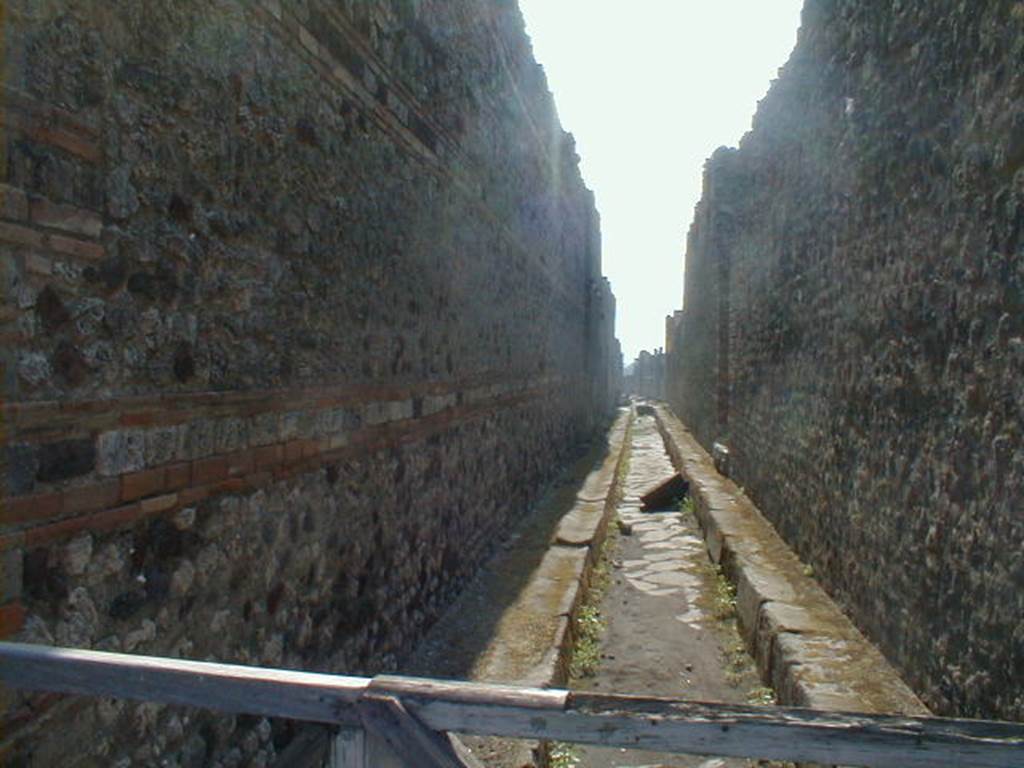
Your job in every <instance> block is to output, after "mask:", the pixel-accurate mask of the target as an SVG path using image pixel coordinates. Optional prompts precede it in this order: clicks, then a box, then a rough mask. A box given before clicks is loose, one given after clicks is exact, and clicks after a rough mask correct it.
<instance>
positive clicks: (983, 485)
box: [669, 0, 1024, 719]
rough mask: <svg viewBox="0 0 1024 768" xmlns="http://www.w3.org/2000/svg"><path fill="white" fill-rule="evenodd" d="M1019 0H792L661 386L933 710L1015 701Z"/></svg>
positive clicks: (1023, 347)
mask: <svg viewBox="0 0 1024 768" xmlns="http://www.w3.org/2000/svg"><path fill="white" fill-rule="evenodd" d="M1022 57H1024V4H1022V3H1020V2H1011V1H1010V0H978V1H976V2H969V3H968V2H959V3H898V2H889V1H884V2H883V1H882V0H878V1H877V2H860V1H859V0H857V1H854V0H831V1H826V0H809V2H808V3H807V6H806V8H805V11H804V21H803V29H802V31H801V34H800V39H799V43H798V45H797V48H796V50H795V52H794V54H793V57H792V59H791V60H790V61H789V63H788V64H787V65H786V67H785V69H784V71H783V73H782V74H781V76H780V78H779V80H778V81H777V82H776V83H775V85H774V86H773V88H772V90H771V92H770V93H769V95H768V97H767V98H766V99H765V100H764V101H763V102H762V103H761V105H760V108H759V110H758V113H757V116H756V118H755V121H754V127H753V130H752V132H751V133H750V134H748V135H747V136H746V137H745V138H744V140H743V142H742V144H741V146H740V148H739V150H721V151H719V152H718V153H717V154H716V155H715V156H714V157H713V158H712V159H711V161H710V163H709V165H708V168H707V175H706V179H705V197H704V200H703V202H702V203H701V205H700V207H699V208H698V211H697V218H696V220H695V222H694V225H693V228H692V230H691V234H690V242H689V250H688V253H687V262H686V286H685V291H686V294H685V308H684V311H683V313H682V319H681V322H679V323H677V324H675V325H674V329H675V331H676V333H675V338H674V339H673V341H672V343H670V345H669V346H670V347H671V348H673V349H674V350H675V351H674V353H673V360H672V361H671V363H670V365H669V370H670V372H671V376H672V382H671V398H672V403H673V405H674V407H675V409H676V411H677V413H679V414H680V415H681V416H682V417H683V419H684V420H686V421H687V422H688V423H689V424H690V425H691V426H692V427H693V428H694V431H695V434H696V435H697V436H698V437H699V439H700V440H701V442H702V443H703V444H704V445H705V446H709V444H710V441H712V440H714V439H721V440H723V441H725V442H726V443H728V444H729V447H730V449H731V451H732V457H731V466H732V467H733V472H732V473H733V474H734V476H735V477H736V479H737V481H738V482H739V483H740V485H742V486H744V487H745V488H746V489H747V491H748V492H749V493H750V494H751V496H752V497H753V498H754V499H755V500H756V501H757V503H758V505H759V506H760V507H761V509H762V510H764V511H765V512H766V513H767V514H768V515H769V516H770V517H771V519H772V521H773V522H774V523H775V525H776V526H777V527H778V528H779V530H780V532H781V533H782V534H783V535H784V537H785V538H786V539H787V540H788V541H789V542H790V543H792V544H793V545H795V546H796V548H797V549H798V551H799V553H800V555H801V556H802V557H803V558H804V559H805V560H806V561H807V562H809V563H811V564H812V565H813V566H814V569H815V573H816V574H817V575H819V576H820V578H821V579H822V581H823V582H824V583H825V584H826V586H827V587H828V589H830V590H831V591H832V593H833V594H834V595H835V596H837V597H838V598H839V599H840V600H841V601H842V602H843V603H844V604H845V605H846V606H847V607H848V609H849V610H850V611H851V613H852V615H853V616H854V617H855V619H856V620H857V622H858V623H859V624H860V625H861V627H862V628H863V629H864V630H866V631H867V633H868V634H869V635H870V636H871V637H872V638H873V639H874V640H875V641H876V642H877V643H879V645H880V646H881V647H882V648H883V650H884V651H885V652H886V654H887V655H888V656H889V657H890V658H891V659H892V660H893V661H895V662H896V664H897V665H899V666H900V667H901V668H902V670H903V672H904V673H905V674H906V676H907V678H908V680H910V681H911V682H912V683H913V684H914V685H915V686H916V687H917V689H918V690H919V691H920V692H921V693H922V694H923V696H924V697H925V698H926V700H927V701H928V703H929V704H930V705H932V706H933V707H934V708H935V709H937V710H938V711H940V712H946V713H952V712H959V713H963V714H965V715H982V716H999V717H1005V718H1016V719H1024V618H1022V617H1024V519H1022V517H1021V512H1020V505H1021V502H1022V499H1024V495H1022V490H1024V488H1022V484H1024V451H1022V450H1021V438H1022V434H1021V423H1022V422H1021V416H1022V409H1024V397H1022V393H1024V390H1022V388H1021V386H1020V381H1021V377H1022V375H1024V313H1022V309H1024V239H1022V226H1024V68H1022V67H1021V66H1020V62H1021V61H1022V60H1024V59H1022Z"/></svg>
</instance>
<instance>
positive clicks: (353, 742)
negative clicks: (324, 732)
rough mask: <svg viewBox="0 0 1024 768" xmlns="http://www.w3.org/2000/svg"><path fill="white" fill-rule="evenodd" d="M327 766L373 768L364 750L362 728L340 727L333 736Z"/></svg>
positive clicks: (364, 736)
mask: <svg viewBox="0 0 1024 768" xmlns="http://www.w3.org/2000/svg"><path fill="white" fill-rule="evenodd" d="M327 765H328V767H329V768H373V766H372V765H371V764H370V761H369V756H368V755H367V752H366V733H365V732H364V731H363V729H362V728H342V729H341V730H340V731H338V735H337V736H335V737H334V743H333V744H332V745H331V756H330V758H329V760H328V763H327Z"/></svg>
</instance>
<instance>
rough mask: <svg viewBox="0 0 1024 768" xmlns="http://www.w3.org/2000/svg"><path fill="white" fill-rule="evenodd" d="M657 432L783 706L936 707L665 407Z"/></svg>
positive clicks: (904, 710)
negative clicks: (909, 682)
mask: <svg viewBox="0 0 1024 768" xmlns="http://www.w3.org/2000/svg"><path fill="white" fill-rule="evenodd" d="M655 416H656V419H657V423H658V429H659V431H660V432H661V434H662V437H663V438H664V440H665V445H666V448H667V449H668V452H669V455H670V456H671V458H672V463H673V464H674V465H675V467H676V469H677V470H678V471H679V472H680V473H681V474H682V475H683V476H684V477H685V478H686V479H687V480H689V482H690V494H691V496H692V498H693V500H694V508H695V511H696V514H697V518H698V521H699V523H700V525H701V528H702V529H703V530H704V536H705V540H706V544H707V548H708V552H709V553H710V555H711V558H712V559H713V560H714V562H715V563H717V564H719V565H720V566H721V567H722V569H723V571H724V573H725V575H726V576H727V577H728V578H729V579H730V580H731V581H732V582H733V583H734V584H735V586H736V610H737V613H738V616H739V623H740V630H741V633H742V634H743V637H744V640H745V641H746V642H747V644H748V646H749V647H750V649H751V651H752V653H753V656H754V658H755V659H756V661H757V665H758V670H759V671H760V673H761V677H762V679H763V680H764V681H765V682H766V683H769V684H770V685H771V686H772V687H773V688H774V689H775V692H776V694H777V696H778V698H779V702H780V703H781V704H786V705H790V706H801V707H811V708H814V709H822V710H843V711H851V712H870V713H894V714H896V713H898V714H908V715H927V714H930V713H929V711H928V709H927V707H925V705H924V704H923V703H922V702H921V701H920V699H918V698H917V696H916V695H915V694H914V693H913V691H911V690H910V688H909V687H908V686H907V685H906V683H904V682H903V680H902V679H901V678H900V676H899V675H898V674H897V672H896V670H895V669H894V668H893V667H892V665H890V664H889V662H888V661H887V660H886V659H885V657H883V656H882V654H881V653H880V652H879V651H878V649H876V648H875V647H874V646H873V645H872V644H871V643H870V642H869V641H868V640H867V639H866V638H865V637H864V636H863V635H862V634H861V633H860V631H859V630H858V629H857V628H856V627H855V626H854V625H853V623H852V622H851V621H850V620H849V619H848V618H847V617H846V616H845V615H844V614H843V612H842V611H841V610H840V609H839V607H838V606H837V605H836V604H835V603H834V602H833V601H832V599H831V598H830V597H829V596H828V594H826V592H825V591H824V590H823V589H822V588H821V587H820V586H819V585H818V583H817V582H816V581H815V580H814V579H813V578H811V577H810V576H808V575H807V574H806V573H805V566H804V565H803V564H802V563H801V562H800V560H799V559H798V558H797V556H796V555H795V554H794V553H793V551H792V550H791V549H790V548H789V547H788V546H787V545H786V543H785V542H784V541H783V540H782V538H781V537H780V536H779V535H778V533H776V531H775V529H774V528H773V527H772V525H771V524H770V523H769V522H768V521H767V520H766V519H765V518H764V517H763V516H762V515H761V513H760V512H759V511H758V509H757V508H756V507H755V506H754V505H753V503H752V502H751V501H750V499H748V498H747V496H746V495H745V494H744V493H743V492H742V491H741V489H740V488H739V487H738V486H737V485H736V484H735V483H734V482H732V481H731V480H729V479H728V478H726V477H723V476H722V475H720V474H719V473H718V472H717V470H716V469H715V467H714V464H713V463H712V460H711V457H710V456H708V454H707V452H706V451H704V449H703V448H702V447H701V446H700V444H699V443H698V442H697V441H696V439H695V438H694V437H693V436H692V435H691V434H690V432H689V431H688V430H687V429H686V428H685V427H684V426H683V424H682V423H681V422H680V421H679V419H678V418H676V416H675V415H674V414H673V413H672V412H671V410H670V409H668V408H667V407H665V406H662V405H659V406H657V407H656V409H655Z"/></svg>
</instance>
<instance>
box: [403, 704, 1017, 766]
mask: <svg viewBox="0 0 1024 768" xmlns="http://www.w3.org/2000/svg"><path fill="white" fill-rule="evenodd" d="M405 688H406V690H407V692H406V693H404V694H403V696H402V703H403V705H404V706H405V707H406V709H408V710H409V711H410V712H412V713H413V714H415V716H416V717H417V718H419V719H420V720H421V721H423V722H424V723H425V724H426V725H427V726H429V727H431V728H433V729H435V730H441V729H444V730H451V731H455V732H457V733H468V734H475V735H482V736H488V735H489V736H507V737H512V738H536V739H552V740H558V741H566V742H573V743H580V744H595V745H601V746H609V747H620V748H626V749H643V750H650V751H656V752H669V753H677V754H696V755H714V756H720V757H745V758H755V759H763V760H784V761H789V762H807V763H821V764H826V765H849V766H866V767H867V768H951V767H952V766H963V765H969V766H972V767H974V768H1007V767H1008V766H1016V765H1024V724H1019V723H1001V722H991V721H976V720H975V721H972V720H952V719H944V718H924V717H901V716H888V715H868V714H858V713H837V712H819V711H814V710H806V709H795V708H788V707H741V706H733V705H727V704H716V703H694V702H681V701H675V700H671V699H662V698H653V697H631V696H621V695H598V694H588V695H582V694H570V695H569V700H568V702H567V706H566V709H565V710H564V711H559V710H554V709H550V710H542V711H538V710H537V709H536V708H535V709H526V708H523V707H520V706H508V705H506V704H505V703H504V702H503V701H502V699H501V698H500V697H497V698H495V699H493V700H491V701H490V703H486V702H485V700H484V698H483V697H480V699H479V700H478V701H477V702H476V703H475V704H474V705H472V706H467V705H465V704H461V703H457V702H453V701H450V700H446V699H445V698H442V697H430V696H420V695H417V694H416V693H415V692H414V691H413V690H412V688H413V686H408V685H407V686H405Z"/></svg>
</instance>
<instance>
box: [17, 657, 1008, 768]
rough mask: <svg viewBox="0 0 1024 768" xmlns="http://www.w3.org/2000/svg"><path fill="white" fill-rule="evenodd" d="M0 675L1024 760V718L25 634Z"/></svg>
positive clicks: (316, 709)
mask: <svg viewBox="0 0 1024 768" xmlns="http://www.w3.org/2000/svg"><path fill="white" fill-rule="evenodd" d="M0 681H2V682H4V683H6V684H7V685H10V686H14V687H20V688H26V689H33V690H48V691H60V692H67V693H78V694H86V695H96V696H110V697H121V698H131V699H137V700H144V701H157V702H162V703H168V704H184V705H188V706H194V707H206V708H209V709H218V710H221V711H226V712H236V713H250V714H259V715H265V716H268V717H286V718H291V719H296V720H307V721H311V722H320V723H335V724H340V725H347V726H362V725H363V724H364V721H363V720H361V719H360V717H359V709H360V701H361V700H363V699H364V697H366V699H367V700H375V701H380V700H382V699H392V700H394V701H396V702H399V706H400V709H401V711H402V712H404V713H405V715H407V716H408V717H410V718H412V720H410V721H407V722H406V725H409V723H420V724H422V725H423V726H425V728H426V730H422V731H417V730H416V728H413V727H412V726H410V728H411V730H410V728H403V729H400V730H401V731H402V733H403V734H404V736H403V737H402V738H404V739H410V738H411V739H412V741H415V740H416V739H418V738H421V737H423V734H424V733H427V734H429V733H431V732H434V733H447V732H454V733H468V734H477V735H484V736H505V737H510V738H529V739H556V740H560V741H567V742H575V743H582V744H596V745H602V746H609V747H620V748H627V749H643V750H651V751H657V752H670V753H678V754H699V755H717V756H723V757H745V758H756V759H768V760H786V761H792V762H811V763H825V764H830V765H835V764H839V765H851V766H853V765H860V766H867V767H868V768H949V767H952V766H963V765H967V766H972V768H1007V767H1008V766H1020V765H1024V724H1021V723H1000V722H988V721H978V720H953V719H944V718H927V717H902V716H892V715H869V714H857V713H841V712H818V711H813V710H806V709H792V708H786V707H744V706H734V705H728V704H710V703H699V702H687V701H677V700H672V699H663V698H654V697H635V696H621V695H598V694H570V693H569V692H567V691H557V690H540V689H532V688H517V687H513V686H501V685H488V684H480V683H456V682H445V681H437V680H421V679H416V678H403V677H391V676H388V677H378V678H375V679H373V680H370V679H367V678H358V677H340V676H334V675H323V674H315V673H309V672H291V671H287V670H274V669H263V668H259V667H242V666H236V665H229V664H214V663H208V662H195V661H183V660H180V659H161V658H153V657H145V656H128V655H124V654H111V653H101V652H96V651H78V650H67V649H61V648H48V647H45V646H35V645H20V644H16V643H0ZM392 714H394V712H393V711H392ZM417 727H418V726H417ZM376 732H377V733H379V732H381V731H380V729H377V731H376ZM410 734H412V735H411V736H410ZM370 735H371V734H368V739H369V736H370ZM431 738H433V737H431ZM441 764H442V765H443V764H444V763H443V762H442V763H441ZM346 768H348V766H347V764H346Z"/></svg>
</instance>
